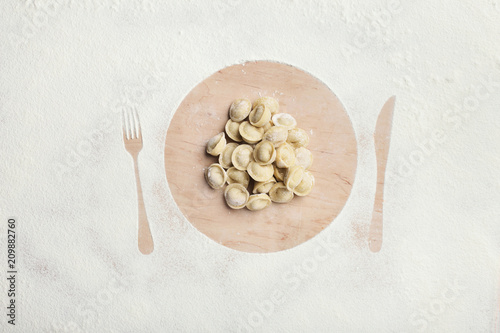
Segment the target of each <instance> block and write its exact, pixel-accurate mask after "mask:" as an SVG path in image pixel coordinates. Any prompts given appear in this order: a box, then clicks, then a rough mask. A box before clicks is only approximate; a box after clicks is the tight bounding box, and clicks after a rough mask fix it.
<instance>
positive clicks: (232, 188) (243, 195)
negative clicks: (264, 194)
mask: <svg viewBox="0 0 500 333" xmlns="http://www.w3.org/2000/svg"><path fill="white" fill-rule="evenodd" d="M249 196H250V194H249V193H248V191H247V189H246V188H245V187H244V186H243V185H241V184H238V183H234V184H230V185H228V186H227V187H226V189H225V190H224V198H225V199H226V203H227V205H228V206H229V207H231V208H232V209H241V208H243V207H245V205H246V204H247V201H248V197H249Z"/></svg>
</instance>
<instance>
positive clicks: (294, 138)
mask: <svg viewBox="0 0 500 333" xmlns="http://www.w3.org/2000/svg"><path fill="white" fill-rule="evenodd" d="M286 141H287V142H288V143H289V144H291V145H292V146H293V147H294V148H300V147H306V146H307V145H308V144H309V136H308V135H307V133H306V131H304V130H303V129H302V128H293V129H291V130H289V131H288V138H287V139H286Z"/></svg>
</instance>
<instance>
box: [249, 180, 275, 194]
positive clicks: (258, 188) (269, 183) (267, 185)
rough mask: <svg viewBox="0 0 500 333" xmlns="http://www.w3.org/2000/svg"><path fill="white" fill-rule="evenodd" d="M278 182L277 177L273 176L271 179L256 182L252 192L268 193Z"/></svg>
mask: <svg viewBox="0 0 500 333" xmlns="http://www.w3.org/2000/svg"><path fill="white" fill-rule="evenodd" d="M275 183H276V179H274V177H271V179H269V180H266V181H265V182H255V184H254V185H253V191H252V193H254V194H255V193H268V192H269V190H270V189H271V187H273V185H274V184H275Z"/></svg>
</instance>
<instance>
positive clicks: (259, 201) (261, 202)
mask: <svg viewBox="0 0 500 333" xmlns="http://www.w3.org/2000/svg"><path fill="white" fill-rule="evenodd" d="M269 205H271V198H269V196H268V195H267V194H253V195H251V196H249V197H248V201H247V208H248V209H249V210H262V209H264V208H267V207H269Z"/></svg>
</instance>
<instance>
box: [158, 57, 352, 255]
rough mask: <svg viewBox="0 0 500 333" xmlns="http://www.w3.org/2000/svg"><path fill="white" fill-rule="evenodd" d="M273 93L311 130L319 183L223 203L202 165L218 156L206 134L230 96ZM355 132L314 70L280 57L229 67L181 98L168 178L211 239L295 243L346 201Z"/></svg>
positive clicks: (169, 141) (277, 245)
mask: <svg viewBox="0 0 500 333" xmlns="http://www.w3.org/2000/svg"><path fill="white" fill-rule="evenodd" d="M260 96H272V97H274V98H276V99H277V100H278V101H279V103H280V112H287V113H290V114H291V115H292V116H294V117H295V119H296V120H297V124H298V127H300V128H303V129H304V130H306V132H307V133H308V134H309V135H310V142H309V145H308V147H307V148H308V149H310V150H311V151H312V153H313V157H314V162H313V165H312V167H311V168H310V171H311V172H312V173H313V175H314V177H315V179H316V184H315V187H314V189H313V191H312V192H311V194H310V195H309V196H306V197H297V196H296V197H295V198H294V199H293V200H292V201H291V202H289V203H287V204H275V203H273V204H272V205H271V206H270V207H268V208H266V209H264V210H262V211H258V212H252V211H249V210H247V209H240V210H232V209H230V208H229V207H227V206H226V204H225V201H224V198H223V190H213V189H211V188H210V187H209V186H208V185H207V183H206V182H205V179H204V169H205V168H206V167H208V166H209V165H210V164H212V163H217V161H218V159H217V158H215V157H212V156H209V155H208V154H206V153H205V145H206V142H207V141H208V139H210V138H211V137H212V136H214V135H215V134H217V133H220V132H223V131H224V125H225V123H226V121H227V120H228V109H229V106H230V105H231V103H232V101H233V100H235V99H237V98H243V97H246V98H248V99H250V100H251V101H253V100H255V99H257V98H258V97H260ZM356 161H357V150H356V138H355V135H354V130H353V128H352V125H351V122H350V119H349V116H348V115H347V113H346V112H345V110H344V108H343V106H342V104H341V103H340V101H339V100H338V98H337V97H336V96H335V95H334V94H333V92H332V91H331V90H330V89H329V88H328V87H327V86H326V85H325V84H323V83H322V82H320V81H319V80H318V79H316V78H315V77H313V76H311V75H310V74H308V73H306V72H304V71H302V70H299V69H297V68H295V67H292V66H289V65H284V64H280V63H275V62H268V61H258V62H247V63H245V64H240V65H234V66H230V67H226V68H224V69H222V70H220V71H218V72H216V73H215V74H213V75H212V76H210V77H209V78H207V79H206V80H204V81H203V82H201V83H200V84H198V85H197V86H196V87H195V88H194V89H193V90H192V91H191V92H190V93H189V94H188V95H187V96H186V98H185V99H184V100H183V101H182V103H181V104H180V106H179V108H178V109H177V111H176V113H175V114H174V117H173V119H172V122H171V124H170V127H169V129H168V132H167V138H166V144H165V170H166V174H167V181H168V184H169V187H170V190H171V192H172V195H173V197H174V199H175V202H176V203H177V205H178V206H179V208H180V210H181V211H182V213H183V214H184V216H185V217H186V218H187V219H188V220H189V221H190V222H191V223H192V224H193V225H194V226H195V227H196V228H197V229H198V230H199V231H201V232H202V233H204V234H205V235H207V236H208V237H210V238H211V239H213V240H214V241H216V242H218V243H220V244H222V245H224V246H227V247H230V248H232V249H235V250H239V251H245V252H274V251H280V250H285V249H289V248H292V247H294V246H296V245H298V244H301V243H303V242H305V241H307V240H308V239H310V238H312V237H313V236H315V235H316V234H318V233H319V232H320V231H321V230H323V229H324V228H325V227H326V226H328V225H329V224H330V223H331V222H332V221H333V220H334V219H335V217H336V216H337V215H338V214H339V213H340V211H341V210H342V208H343V207H344V205H345V203H346V201H347V198H348V197H349V195H350V193H351V188H352V184H353V181H354V175H355V171H356Z"/></svg>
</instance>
